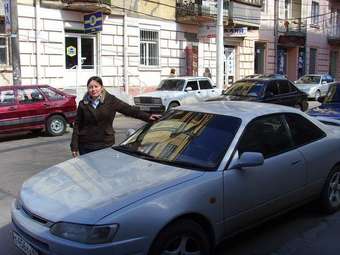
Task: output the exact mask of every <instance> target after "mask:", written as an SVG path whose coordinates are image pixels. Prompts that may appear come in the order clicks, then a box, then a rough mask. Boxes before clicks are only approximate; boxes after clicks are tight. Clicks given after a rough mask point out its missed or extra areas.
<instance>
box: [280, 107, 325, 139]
mask: <svg viewBox="0 0 340 255" xmlns="http://www.w3.org/2000/svg"><path fill="white" fill-rule="evenodd" d="M286 120H287V123H288V126H289V129H290V133H291V136H292V138H293V142H294V145H295V146H301V145H304V144H307V143H311V142H313V141H316V140H318V139H321V138H323V137H325V136H326V134H325V133H324V132H323V131H322V130H321V129H320V128H318V127H317V126H315V125H314V124H313V123H312V122H311V121H309V120H308V119H306V118H304V117H302V116H301V115H298V114H293V113H289V114H286Z"/></svg>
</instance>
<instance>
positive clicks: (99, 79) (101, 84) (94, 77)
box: [86, 76, 103, 87]
mask: <svg viewBox="0 0 340 255" xmlns="http://www.w3.org/2000/svg"><path fill="white" fill-rule="evenodd" d="M91 81H96V82H98V83H99V84H100V86H103V81H102V78H100V77H98V76H92V77H90V79H88V81H87V85H86V86H87V87H88V86H89V84H90V82H91Z"/></svg>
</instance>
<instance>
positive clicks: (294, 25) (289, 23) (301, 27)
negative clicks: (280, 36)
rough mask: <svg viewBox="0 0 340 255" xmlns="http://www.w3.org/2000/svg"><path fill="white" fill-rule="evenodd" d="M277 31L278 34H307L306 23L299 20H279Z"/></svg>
mask: <svg viewBox="0 0 340 255" xmlns="http://www.w3.org/2000/svg"><path fill="white" fill-rule="evenodd" d="M278 31H279V32H280V33H288V34H295V35H298V34H300V35H303V34H306V32H307V22H306V20H302V19H301V18H297V19H287V20H279V28H278Z"/></svg>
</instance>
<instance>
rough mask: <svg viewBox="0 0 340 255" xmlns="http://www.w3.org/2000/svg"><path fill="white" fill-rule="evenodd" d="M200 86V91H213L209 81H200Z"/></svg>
mask: <svg viewBox="0 0 340 255" xmlns="http://www.w3.org/2000/svg"><path fill="white" fill-rule="evenodd" d="M198 82H199V84H200V89H212V86H211V84H210V82H209V81H208V80H200V81H198Z"/></svg>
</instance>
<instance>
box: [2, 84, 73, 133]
mask: <svg viewBox="0 0 340 255" xmlns="http://www.w3.org/2000/svg"><path fill="white" fill-rule="evenodd" d="M75 98H76V97H75V96H72V95H68V94H66V93H64V92H62V91H60V90H57V89H55V88H53V87H50V86H47V85H32V86H2V87H1V86H0V133H8V132H16V131H23V130H32V131H35V132H37V131H42V130H45V131H46V132H47V133H48V134H49V135H52V136H59V135H62V134H64V133H65V130H66V125H67V123H68V124H70V125H72V123H73V122H74V120H75V117H76V113H77V112H76V111H77V105H76V101H75Z"/></svg>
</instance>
